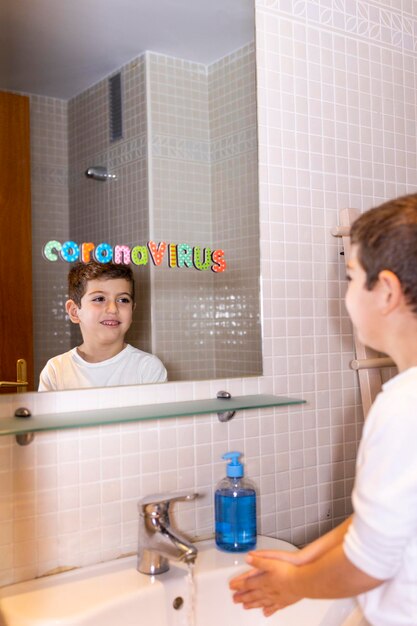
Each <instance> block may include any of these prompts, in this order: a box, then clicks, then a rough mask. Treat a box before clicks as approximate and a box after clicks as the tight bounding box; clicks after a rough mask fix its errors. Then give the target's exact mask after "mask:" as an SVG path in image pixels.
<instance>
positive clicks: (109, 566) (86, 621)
mask: <svg viewBox="0 0 417 626" xmlns="http://www.w3.org/2000/svg"><path fill="white" fill-rule="evenodd" d="M196 545H197V547H198V550H199V553H198V557H197V562H196V565H195V570H194V573H195V587H196V591H195V611H194V615H195V620H192V619H191V618H192V617H193V611H192V601H191V587H190V577H189V572H188V569H187V566H185V565H182V564H178V565H177V564H173V563H171V568H170V570H169V572H167V573H165V574H160V575H159V576H146V575H144V574H140V573H139V572H137V570H136V557H135V556H132V557H125V558H121V559H117V560H115V561H108V562H106V563H102V564H99V565H94V566H90V567H85V568H81V569H77V570H73V571H71V572H65V573H62V574H56V575H53V576H47V577H44V578H39V579H36V580H30V581H28V582H23V583H18V584H15V585H11V586H9V587H3V589H0V626H140V625H143V624H152V625H153V626H230V624H239V626H258V625H259V626H260V625H261V624H266V623H267V624H268V626H304V625H308V626H348V624H349V626H359V625H360V618H358V619H356V618H355V615H356V603H355V602H354V601H353V600H351V599H347V600H302V601H301V602H298V603H297V604H295V605H292V606H290V607H287V608H286V609H283V610H282V611H279V612H278V613H275V615H273V616H272V617H270V618H268V620H266V618H265V617H264V616H263V615H262V612H261V611H260V610H258V609H254V610H250V611H245V610H244V609H243V608H242V607H241V606H240V605H235V604H233V602H232V599H231V592H230V591H229V589H228V581H229V580H230V579H231V578H232V577H233V576H236V574H238V573H239V572H241V571H244V570H245V569H247V568H248V566H247V565H246V564H245V554H228V553H225V552H220V551H219V550H217V549H216V547H215V546H214V542H213V541H202V542H199V543H198V544H196ZM257 548H259V549H264V550H265V549H267V550H270V549H279V550H295V548H294V547H293V546H291V544H289V543H287V542H284V541H280V540H279V539H273V538H269V537H258V543H257ZM175 607H176V608H175Z"/></svg>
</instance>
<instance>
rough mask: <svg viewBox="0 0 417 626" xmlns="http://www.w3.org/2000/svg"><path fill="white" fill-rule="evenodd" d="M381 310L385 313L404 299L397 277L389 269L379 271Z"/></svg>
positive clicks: (389, 311)
mask: <svg viewBox="0 0 417 626" xmlns="http://www.w3.org/2000/svg"><path fill="white" fill-rule="evenodd" d="M378 278H379V283H380V295H381V298H382V300H381V311H382V313H383V314H385V315H387V314H388V313H391V311H393V310H394V309H395V308H397V307H398V305H399V304H400V303H401V302H403V301H404V294H403V290H402V287H401V283H400V281H399V278H398V276H397V275H396V274H394V272H391V270H382V272H380V273H379V276H378Z"/></svg>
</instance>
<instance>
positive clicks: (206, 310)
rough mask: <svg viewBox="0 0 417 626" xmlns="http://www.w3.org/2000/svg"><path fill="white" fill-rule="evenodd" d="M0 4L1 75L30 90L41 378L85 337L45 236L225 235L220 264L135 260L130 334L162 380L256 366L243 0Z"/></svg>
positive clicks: (252, 130) (254, 230)
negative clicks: (160, 368)
mask: <svg viewBox="0 0 417 626" xmlns="http://www.w3.org/2000/svg"><path fill="white" fill-rule="evenodd" d="M9 4H10V7H9V9H8V12H7V16H6V18H5V19H6V22H5V24H6V27H5V29H4V30H5V32H7V33H8V34H7V36H6V37H5V38H4V39H3V41H2V45H3V46H5V50H3V51H2V54H1V58H2V59H3V61H1V62H0V63H1V65H0V71H1V79H0V90H1V91H16V92H20V93H25V94H29V97H30V123H31V136H30V139H31V190H32V191H31V193H32V247H33V249H32V259H33V284H32V288H33V311H34V314H33V315H34V337H33V345H34V355H35V356H34V363H35V381H37V380H38V377H39V372H40V370H41V369H42V367H43V366H44V365H45V363H46V361H47V360H48V359H49V358H51V357H52V356H55V355H57V354H60V353H63V352H66V351H67V350H69V349H70V348H72V347H73V346H76V345H78V344H79V343H80V337H79V335H78V333H77V330H78V329H77V327H76V326H74V325H72V324H71V322H70V321H69V320H68V318H67V316H66V314H65V308H64V304H65V300H66V298H67V284H66V280H67V273H68V269H69V267H70V265H69V263H68V262H66V261H64V260H63V259H62V258H60V257H59V255H58V260H56V261H48V260H47V259H45V257H44V255H43V254H42V251H43V250H44V247H45V244H46V243H47V242H48V241H51V240H55V241H58V242H60V243H61V244H62V243H64V242H67V241H71V242H75V243H77V244H79V245H80V246H81V244H82V243H84V242H93V243H94V244H95V245H96V246H97V245H98V244H100V243H103V242H106V243H108V244H109V245H110V246H111V247H114V246H116V245H125V246H128V247H129V248H130V249H132V248H134V247H135V246H146V244H147V242H156V245H158V244H159V243H160V242H166V243H167V244H171V245H172V246H173V247H174V244H175V245H176V246H178V245H180V244H187V245H188V246H190V247H198V248H200V250H201V255H202V256H201V258H200V261H201V259H202V258H203V256H204V250H207V248H209V249H210V250H211V251H213V250H217V249H221V250H223V251H224V260H225V261H226V264H227V267H226V270H225V271H224V272H217V273H216V272H215V271H210V267H208V268H207V270H206V269H195V268H194V267H192V266H191V265H192V264H188V265H190V266H187V265H186V264H185V265H183V267H178V266H177V267H169V264H168V253H167V255H166V257H165V259H164V261H163V262H162V263H161V265H160V266H154V265H153V264H152V263H151V262H150V260H149V262H148V263H147V264H137V265H135V264H132V268H133V270H134V274H135V281H136V291H137V306H136V311H135V314H134V323H133V324H132V327H131V329H130V330H129V333H128V335H127V341H128V342H129V343H131V344H132V345H134V346H136V347H139V348H140V349H142V350H145V351H147V352H151V353H153V354H156V355H157V356H158V357H159V358H160V359H161V360H162V362H163V363H164V365H165V367H166V368H167V371H168V380H169V381H177V380H197V379H215V378H226V377H227V378H230V377H244V376H251V375H260V374H261V373H262V355H261V320H260V306H259V301H260V289H259V280H260V276H259V274H260V267H259V213H258V162H257V124H256V78H255V44H254V31H255V29H254V2H253V0H240V1H239V3H236V1H235V0H215V1H212V2H210V3H204V2H202V1H201V0H198V1H197V0H181V1H178V0H176V1H175V2H173V1H172V0H157V1H155V0H153V1H152V2H150V0H130V1H129V0H124V1H123V2H121V1H120V0H107V2H105V3H96V2H88V3H85V2H84V1H83V0H76V1H73V2H72V3H66V5H67V6H66V5H65V3H64V5H63V4H62V3H56V2H54V1H53V0H26V1H24V2H21V3H9ZM16 5H18V6H16ZM6 49H7V50H8V51H10V50H11V51H12V52H13V54H7V53H6ZM5 59H7V61H6V60H5ZM119 80H120V82H118V81H119ZM93 166H99V167H100V168H106V170H105V171H107V172H109V173H110V175H111V177H108V178H106V177H104V179H103V180H95V179H94V178H91V177H87V176H86V175H85V172H86V170H87V169H88V168H91V167H93ZM101 171H102V172H103V171H104V170H101ZM204 259H206V260H207V259H208V260H209V257H204ZM208 265H212V263H209V264H208ZM200 266H201V262H200ZM35 387H36V384H35Z"/></svg>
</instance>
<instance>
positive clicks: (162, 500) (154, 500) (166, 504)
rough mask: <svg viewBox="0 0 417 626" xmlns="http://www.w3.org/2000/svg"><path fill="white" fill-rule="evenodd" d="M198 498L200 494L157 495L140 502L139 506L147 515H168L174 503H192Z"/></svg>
mask: <svg viewBox="0 0 417 626" xmlns="http://www.w3.org/2000/svg"><path fill="white" fill-rule="evenodd" d="M197 497H198V493H184V492H176V493H156V494H153V495H150V496H145V497H144V498H142V500H139V506H140V507H142V511H143V512H144V513H145V515H152V516H158V515H164V514H165V515H166V514H167V513H168V511H169V508H170V505H171V504H173V503H174V502H190V501H191V500H195V499H196V498H197Z"/></svg>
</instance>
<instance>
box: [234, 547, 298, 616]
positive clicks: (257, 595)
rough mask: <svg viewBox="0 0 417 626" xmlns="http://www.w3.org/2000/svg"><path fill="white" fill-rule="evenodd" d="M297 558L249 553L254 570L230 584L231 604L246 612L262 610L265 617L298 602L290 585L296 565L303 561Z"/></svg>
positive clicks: (294, 555)
mask: <svg viewBox="0 0 417 626" xmlns="http://www.w3.org/2000/svg"><path fill="white" fill-rule="evenodd" d="M297 555H299V553H297V552H283V551H262V552H261V551H259V552H250V553H249V555H248V558H247V561H248V563H249V564H250V565H252V566H253V567H254V568H255V569H253V570H250V571H249V572H245V573H244V574H241V575H240V576H237V577H236V578H233V579H232V580H231V581H230V583H229V586H230V589H232V590H233V591H235V593H234V594H233V601H234V602H236V603H241V604H243V607H244V608H245V609H255V608H262V609H263V613H264V615H265V616H267V617H268V616H269V615H272V614H273V613H275V611H277V610H278V609H283V608H284V607H286V606H288V605H290V604H294V602H298V600H301V598H302V596H300V595H299V594H297V593H296V591H295V589H294V587H295V586H294V584H293V582H294V578H295V574H296V570H297V565H299V564H301V562H302V561H300V560H299V559H300V556H298V559H297ZM297 561H298V562H297Z"/></svg>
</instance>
